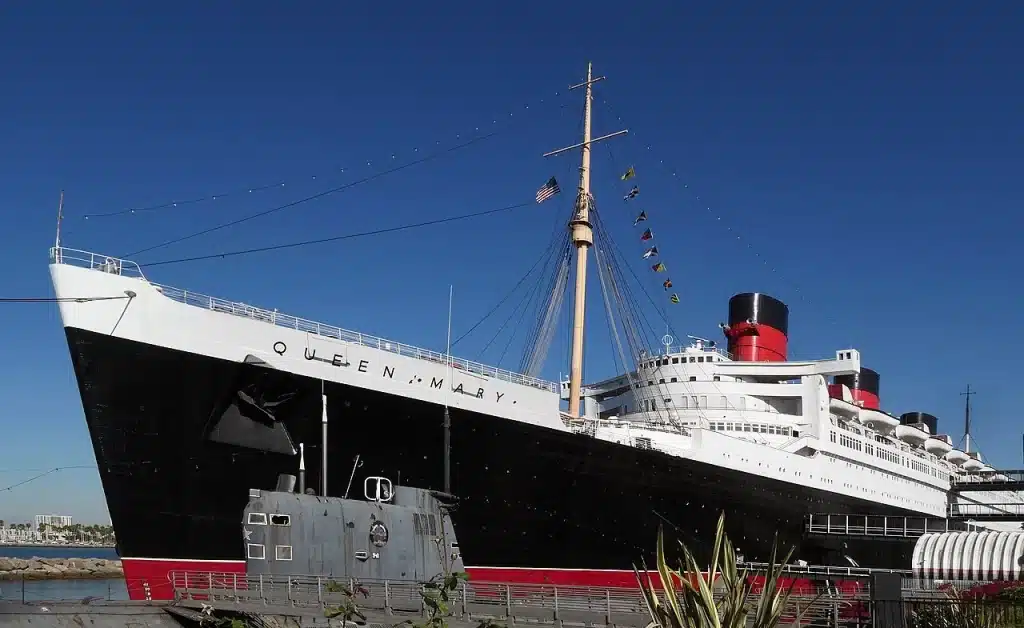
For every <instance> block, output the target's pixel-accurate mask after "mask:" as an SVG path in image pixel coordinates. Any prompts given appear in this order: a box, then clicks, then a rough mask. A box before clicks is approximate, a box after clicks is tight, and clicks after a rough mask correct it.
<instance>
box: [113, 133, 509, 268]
mask: <svg viewBox="0 0 1024 628" xmlns="http://www.w3.org/2000/svg"><path fill="white" fill-rule="evenodd" d="M497 134H498V132H497V131H496V132H493V133H488V134H487V135H481V136H478V137H475V138H473V139H471V140H469V141H467V142H462V143H461V144H457V145H455V146H452V147H450V148H447V149H445V150H443V151H440V152H437V153H431V154H430V155H427V156H425V157H421V158H419V159H416V160H413V161H410V162H407V163H404V164H402V165H400V166H395V167H394V168H389V169H387V170H382V171H380V172H376V173H374V174H371V175H368V176H365V177H363V178H361V179H356V180H355V181H350V182H348V183H346V184H344V185H339V186H336V187H333V188H331V189H329V190H324V191H323V192H318V193H316V194H312V195H310V196H306V197H304V198H300V199H298V200H295V201H291V202H290V203H285V204H283V205H277V206H276V207H271V208H270V209H265V210H263V211H259V212H256V213H254V214H249V215H247V216H242V217H241V218H236V219H235V220H229V221H228V222H223V223H221V224H219V225H215V226H213V227H208V228H206V229H202V230H200V231H195V232H193V233H190V234H188V235H184V236H181V237H178V238H172V239H170V240H166V241H164V242H161V243H160V244H154V245H153V246H148V247H146V248H144V249H139V250H138V251H133V252H131V253H128V254H127V255H124V256H122V257H134V256H136V255H141V254H142V253H148V252H149V251H155V250H156V249H161V248H163V247H165V246H170V245H172V244H178V243H180V242H184V241H186V240H191V239H192V238H198V237H199V236H204V235H207V234H209V233H213V232H214V231H220V230H221V229H227V228H228V227H234V226H236V225H240V224H242V223H244V222H248V221H250V220H255V219H257V218H262V217H264V216H269V215H270V214H273V213H276V212H279V211H282V210H285V209H290V208H292V207H295V206H297V205H301V204H303V203H308V202H310V201H315V200H317V199H320V198H323V197H325V196H329V195H331V194H334V193H336V192H342V191H344V190H348V189H350V188H353V187H355V186H357V185H361V184H363V183H367V182H369V181H373V180H374V179H379V178H381V177H385V176H387V175H389V174H394V173H396V172H400V171H402V170H405V169H407V168H411V167H413V166H417V165H419V164H422V163H425V162H428V161H431V160H434V159H437V158H438V157H441V156H443V155H447V154H449V153H453V152H455V151H458V150H461V149H463V148H467V147H469V146H472V145H473V144H476V143H477V142H480V141H483V140H485V139H489V138H492V137H494V136H495V135H497Z"/></svg>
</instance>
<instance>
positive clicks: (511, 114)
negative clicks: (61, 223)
mask: <svg viewBox="0 0 1024 628" xmlns="http://www.w3.org/2000/svg"><path fill="white" fill-rule="evenodd" d="M563 91H564V90H559V91H556V92H554V93H553V94H552V95H551V97H545V98H539V99H537V100H535V101H533V104H534V105H545V104H548V103H549V102H558V99H560V98H561V97H562V96H563ZM566 107H568V104H567V103H562V104H561V105H560V106H559V108H560V110H562V111H563V112H564V110H565V109H566ZM538 108H539V107H534V108H533V110H534V111H535V110H537V109H538ZM522 109H523V110H524V111H530V110H531V105H530V104H526V105H523V107H522ZM517 110H518V109H517ZM517 110H516V111H517ZM516 111H508V112H507V113H508V116H504V115H503V116H500V117H494V118H492V119H491V125H492V128H494V129H498V130H497V131H496V132H495V133H504V132H505V131H507V130H509V129H508V128H507V127H506V126H505V124H510V123H511V122H517V121H518V120H519V118H518V117H516V115H515V114H516ZM499 119H502V120H504V121H505V124H503V125H501V126H500V127H499V126H497V125H498V120H499ZM472 132H473V133H479V132H480V127H479V126H477V127H475V128H474V129H473V131H472ZM492 134H493V133H492ZM463 135H468V133H460V134H458V135H456V136H455V139H456V140H461V139H462V136H463ZM434 145H435V146H440V145H441V140H436V141H435V142H434ZM412 152H413V153H419V152H420V149H419V148H418V147H417V148H413V149H412ZM397 158H398V153H397V152H392V153H391V159H392V160H394V159H397ZM372 163H373V161H372V160H367V162H366V164H367V165H370V164H372ZM349 169H350V168H345V167H342V168H338V169H337V172H330V173H326V172H325V173H321V174H319V175H317V174H313V175H307V176H308V177H309V179H311V180H314V181H315V180H316V179H317V177H327V176H331V175H333V174H341V173H344V172H345V171H346V170H349ZM287 183H288V182H287V181H280V180H278V181H275V182H273V183H263V184H259V185H251V186H247V187H241V188H237V189H235V190H232V191H228V192H222V193H218V194H206V195H205V196H201V197H197V198H191V199H182V200H172V201H166V202H162V203H157V204H154V205H147V206H143V207H127V208H125V209H121V210H117V211H111V212H105V213H94V214H85V215H84V216H83V217H82V218H83V219H86V220H88V219H89V218H109V217H114V216H122V215H126V214H135V213H142V212H154V211H159V210H163V209H177V208H181V207H182V206H188V205H195V204H198V203H203V202H207V201H216V200H220V199H223V198H226V197H230V196H237V195H246V194H252V193H253V192H263V191H266V190H273V189H280V188H282V187H285V186H286V184H287Z"/></svg>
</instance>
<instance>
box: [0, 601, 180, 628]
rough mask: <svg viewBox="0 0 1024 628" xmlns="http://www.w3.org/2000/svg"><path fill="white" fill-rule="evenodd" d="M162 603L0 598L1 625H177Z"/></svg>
mask: <svg viewBox="0 0 1024 628" xmlns="http://www.w3.org/2000/svg"><path fill="white" fill-rule="evenodd" d="M164 608H165V604H162V603H152V602H103V601H97V602H91V603H89V604H82V603H81V602H40V603H37V604H22V603H20V602H0V626H3V627H4V628H83V626H88V627H89V628H181V626H182V624H181V623H180V622H178V621H177V620H175V619H174V617H172V616H171V615H169V614H167V612H166V611H165V610H164Z"/></svg>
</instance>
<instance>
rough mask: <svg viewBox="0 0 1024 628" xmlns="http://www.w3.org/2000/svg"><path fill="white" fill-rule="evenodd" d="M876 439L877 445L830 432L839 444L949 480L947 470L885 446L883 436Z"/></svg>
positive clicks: (831, 436)
mask: <svg viewBox="0 0 1024 628" xmlns="http://www.w3.org/2000/svg"><path fill="white" fill-rule="evenodd" d="M841 427H842V426H841ZM876 439H878V442H879V445H877V446H876V445H873V444H871V443H864V442H862V441H861V440H860V439H858V438H853V437H852V436H847V435H846V434H839V437H838V439H837V438H836V432H835V430H832V431H831V432H830V433H829V440H830V441H832V442H833V443H834V442H837V440H838V442H839V444H840V445H842V446H843V447H848V448H850V449H853V450H855V451H863V452H864V453H866V454H867V455H869V456H872V455H873V456H875V457H876V458H881V459H882V460H885V461H887V462H891V463H893V464H898V465H900V466H904V467H910V468H911V469H914V470H915V471H918V472H920V473H924V474H926V475H930V476H932V477H936V478H939V479H941V480H946V481H948V480H949V474H948V473H946V472H945V471H942V470H941V469H939V468H937V467H934V466H931V465H928V464H925V463H924V462H922V461H920V460H918V459H916V458H914V457H910V456H906V457H904V456H902V455H900V454H899V453H896V452H894V451H891V450H889V449H888V448H883V447H882V446H881V445H880V443H882V442H884V440H883V439H882V437H880V436H876Z"/></svg>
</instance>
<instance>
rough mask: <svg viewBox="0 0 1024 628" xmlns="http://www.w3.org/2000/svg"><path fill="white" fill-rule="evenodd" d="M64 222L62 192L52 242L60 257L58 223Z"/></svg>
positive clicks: (62, 191) (61, 192)
mask: <svg viewBox="0 0 1024 628" xmlns="http://www.w3.org/2000/svg"><path fill="white" fill-rule="evenodd" d="M63 221H64V190H61V191H60V202H59V203H57V238H56V240H54V248H56V249H58V252H57V255H60V253H59V249H60V223H61V222H63Z"/></svg>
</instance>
